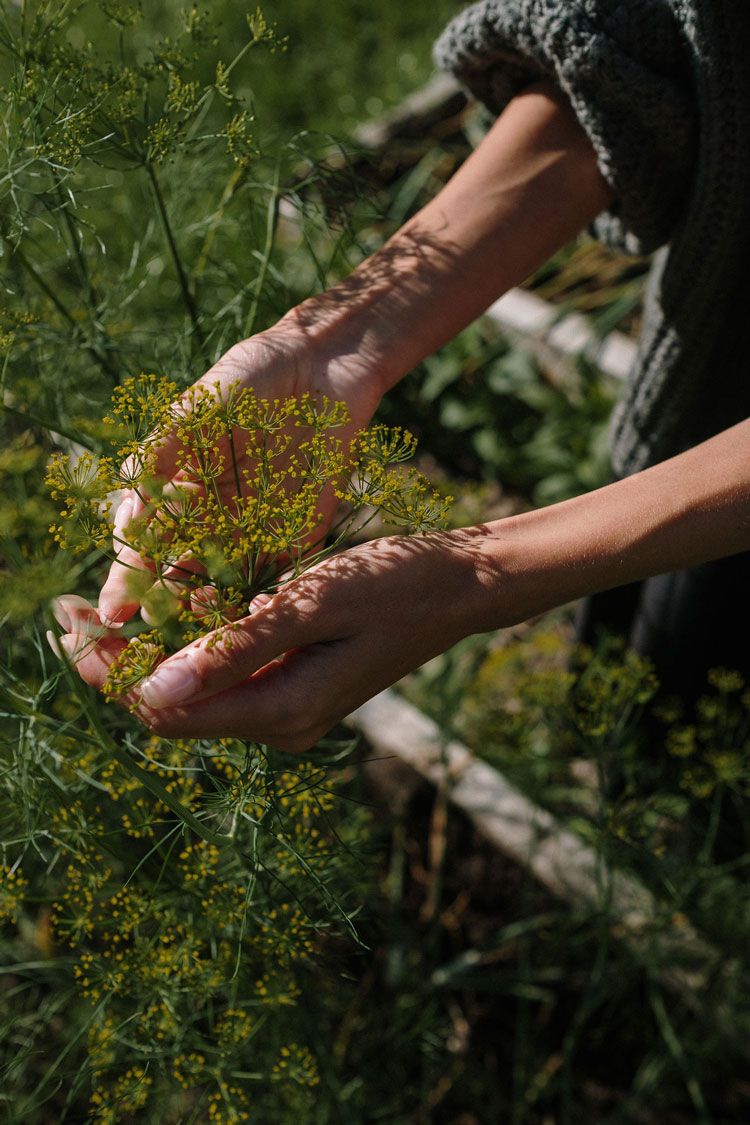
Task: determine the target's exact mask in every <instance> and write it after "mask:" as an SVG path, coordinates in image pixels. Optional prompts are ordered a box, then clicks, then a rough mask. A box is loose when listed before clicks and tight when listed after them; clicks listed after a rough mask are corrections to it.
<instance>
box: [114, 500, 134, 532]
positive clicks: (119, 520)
mask: <svg viewBox="0 0 750 1125" xmlns="http://www.w3.org/2000/svg"><path fill="white" fill-rule="evenodd" d="M132 514H133V497H132V496H126V497H125V498H124V499H123V500H121V501H120V503H119V504H118V505H117V511H116V512H115V522H114V531H115V534H117V532H119V531H122V529H123V528H124V527H125V524H126V523H128V522H129V520H130V517H131V515H132Z"/></svg>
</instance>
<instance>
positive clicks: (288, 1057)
mask: <svg viewBox="0 0 750 1125" xmlns="http://www.w3.org/2000/svg"><path fill="white" fill-rule="evenodd" d="M273 1075H274V1077H275V1078H277V1079H281V1080H283V1081H288V1082H297V1083H298V1084H299V1085H300V1086H311V1087H314V1086H317V1085H318V1083H319V1082H320V1075H319V1074H318V1067H317V1063H316V1062H315V1059H314V1058H313V1056H312V1053H311V1051H310V1050H309V1049H308V1048H307V1047H301V1046H300V1045H299V1043H290V1044H289V1045H288V1046H287V1047H282V1048H281V1050H280V1051H279V1060H278V1062H277V1063H276V1064H275V1066H274V1068H273Z"/></svg>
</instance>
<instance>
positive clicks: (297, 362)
mask: <svg viewBox="0 0 750 1125" xmlns="http://www.w3.org/2000/svg"><path fill="white" fill-rule="evenodd" d="M303 308H304V306H303ZM298 313H299V310H293V312H292V313H291V314H287V316H286V317H284V318H283V319H282V320H281V321H279V322H278V324H276V325H275V326H274V327H273V328H271V329H268V330H267V331H265V332H261V333H258V334H257V335H255V336H252V337H250V338H249V339H247V340H243V341H242V342H240V343H238V344H235V345H234V346H233V347H232V348H230V349H229V351H228V352H226V353H225V355H223V356H222V358H221V359H220V360H219V361H218V362H217V363H216V364H214V366H213V367H212V368H211V369H210V370H209V371H207V372H206V374H205V375H203V376H202V377H201V378H200V379H199V380H198V381H197V383H196V384H195V385H196V386H200V385H204V386H208V387H211V388H212V389H213V388H215V387H217V385H218V393H221V392H226V391H228V390H229V388H231V387H239V388H245V387H252V388H253V389H254V391H255V392H256V394H257V395H258V397H259V398H266V399H270V400H273V399H280V400H283V399H285V398H289V397H291V396H295V397H301V396H302V395H303V394H305V393H309V394H310V395H311V396H312V397H313V398H314V399H316V400H322V399H323V398H324V397H327V398H328V399H330V400H331V401H335V402H345V403H346V405H347V407H348V408H349V414H350V422H349V423H348V425H347V426H346V427H345V428H342V429H341V430H340V431H338V432H337V436H338V437H340V438H341V439H342V440H343V441H344V442H345V443H346V442H347V441H348V440H350V439H351V437H352V436H353V435H354V433H355V432H356V431H357V430H359V429H361V428H362V427H364V426H366V425H367V424H368V423H369V421H370V419H371V417H372V415H373V413H374V411H375V409H376V407H377V405H378V402H379V400H380V397H381V388H380V385H379V380H378V379H377V378H376V377H374V376H373V374H372V372H371V369H370V367H369V365H368V364H367V361H366V359H365V358H364V355H362V354H359V352H358V351H357V350H355V349H354V348H353V347H352V345H351V343H350V342H349V341H346V340H344V339H343V338H341V336H340V334H338V333H337V332H336V331H335V330H333V331H326V330H324V331H322V332H319V331H318V332H313V331H311V330H310V329H309V327H308V325H307V324H306V321H308V318H307V317H305V316H299V315H296V314H298ZM186 401H187V400H186V399H183V401H182V403H181V404H180V405H181V407H182V409H184V406H185V402H186ZM299 435H300V440H302V438H303V437H304V435H305V431H304V430H300V431H299ZM177 446H178V443H177V440H176V437H175V435H174V434H172V435H165V436H164V438H163V439H162V440H160V443H159V452H158V466H157V471H158V475H159V477H160V478H161V479H163V480H169V481H171V480H174V482H175V484H180V485H181V486H182V487H185V485H186V484H188V485H189V482H188V481H187V480H186V478H185V477H184V475H182V474H181V475H180V476H179V478H177V477H175V470H176V461H175V454H176V451H177ZM240 447H241V443H240ZM239 467H240V468H242V465H241V464H240V466H239ZM218 487H219V489H220V490H223V491H226V493H227V499H229V498H230V494H231V493H232V492H233V491H234V490H235V488H236V485H235V478H234V474H233V473H230V472H227V473H226V479H223V478H220V479H219V481H218ZM336 504H337V501H336V499H335V497H334V495H333V491H332V490H331V489H328V490H325V491H324V492H323V493H322V494H321V498H320V508H319V511H320V523H319V525H318V528H316V533H315V534H316V538H317V537H319V536H320V535H322V534H324V533H325V532H326V530H327V529H328V527H329V526H330V523H331V520H332V518H333V515H334V512H335V510H336ZM142 508H143V503H142V500H141V499H139V498H138V497H137V496H136V495H135V493H134V492H132V491H126V492H124V493H123V497H122V500H121V502H120V506H119V508H118V512H117V516H116V522H115V553H116V554H117V558H116V561H115V562H113V564H112V566H111V567H110V570H109V573H108V575H107V578H106V580H105V582H104V585H103V587H102V590H101V593H100V595H99V613H100V615H101V619H102V621H103V622H105V623H106V624H107V625H112V626H116V625H120V624H122V623H124V622H125V621H127V620H129V618H131V617H132V616H133V614H134V613H136V611H137V610H138V608H139V605H140V601H139V599H138V594H137V593H136V592H135V590H136V589H137V588H138V586H140V584H134V583H133V581H132V578H131V576H132V575H133V572H134V571H148V570H151V569H153V568H152V566H151V564H150V562H149V560H148V559H144V558H141V557H140V556H139V555H138V554H137V553H136V552H135V551H134V550H133V549H132V548H131V547H129V546H126V545H123V543H122V536H123V532H124V529H125V527H126V526H127V523H128V522H129V520H130V519H132V518H134V517H135V516H137V515H138V514H139V512H140V511H141V510H142ZM143 585H144V586H145V587H147V586H148V583H144V584H143Z"/></svg>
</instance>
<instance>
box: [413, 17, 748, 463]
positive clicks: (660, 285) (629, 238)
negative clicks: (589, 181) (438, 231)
mask: <svg viewBox="0 0 750 1125" xmlns="http://www.w3.org/2000/svg"><path fill="white" fill-rule="evenodd" d="M435 58H436V61H437V63H438V65H439V66H441V67H443V68H445V69H449V70H451V71H453V72H454V73H455V74H456V76H457V77H458V78H459V79H460V80H461V81H462V82H463V83H464V84H465V85H466V86H468V87H469V88H470V90H471V91H472V92H473V93H474V94H475V95H476V96H477V97H478V98H479V99H480V100H481V101H482V102H484V103H485V105H486V106H487V107H488V108H489V109H490V110H491V112H492V113H495V114H497V113H499V112H500V111H501V110H502V108H503V107H504V106H505V105H506V104H507V102H508V101H509V100H510V99H511V98H512V97H513V96H514V95H515V94H516V93H518V92H519V91H520V90H521V89H523V87H524V86H525V85H527V84H528V83H530V82H534V81H538V80H539V79H540V78H541V77H544V76H547V77H552V78H554V79H555V80H556V81H557V83H558V84H559V86H560V87H561V88H562V89H563V90H564V91H565V92H566V94H567V95H568V97H569V99H570V102H571V104H572V106H573V109H574V110H575V113H576V115H577V117H578V119H579V121H580V123H581V125H582V126H583V128H584V129H585V130H586V132H587V133H588V136H589V138H590V139H591V141H592V143H593V146H594V148H595V150H596V153H597V156H598V160H599V166H600V168H601V171H602V173H603V175H604V176H605V178H606V179H607V180H608V182H609V183H610V185H611V186H612V187H613V189H614V191H615V193H616V199H617V202H616V204H615V206H614V207H613V208H612V209H611V211H609V212H608V213H607V214H605V215H602V216H600V218H599V219H598V220H597V221H596V223H595V226H594V232H595V234H597V236H598V237H600V238H601V239H603V240H604V241H606V242H607V243H608V244H609V245H612V246H615V247H620V248H622V249H625V250H627V251H630V252H639V253H647V252H651V251H654V250H656V251H657V253H656V254H655V257H654V265H653V268H652V272H651V276H650V280H649V285H648V290H647V296H646V307H645V317H644V325H643V330H642V333H641V338H640V341H639V348H638V355H637V360H636V364H635V368H634V370H633V372H632V373H631V377H630V379H629V382H628V387H627V390H626V392H625V395H624V396H623V399H622V401H621V402H620V404H619V406H618V408H617V410H616V412H615V416H614V419H613V426H612V461H613V466H614V469H615V471H616V472H617V473H618V474H621V475H624V474H626V473H630V472H635V471H637V470H639V469H642V468H645V467H646V466H647V465H650V464H654V463H655V462H657V461H661V460H663V459H664V458H665V457H669V456H671V455H673V454H675V453H679V452H680V451H682V450H683V449H687V448H689V447H690V446H691V445H695V444H696V443H697V442H699V441H703V440H704V439H706V438H707V437H710V436H711V435H712V434H715V433H717V432H719V431H720V430H722V429H725V428H726V427H727V426H730V425H732V424H734V423H735V422H739V421H741V420H742V419H743V418H746V417H748V416H750V347H749V346H748V333H747V332H746V331H745V328H746V327H747V324H748V321H750V0H482V2H481V3H478V4H472V5H471V6H470V7H468V8H466V9H465V10H464V11H462V12H461V14H460V15H458V16H457V17H456V19H454V20H453V21H452V22H451V23H450V24H449V25H448V27H447V28H446V30H445V31H444V32H443V34H442V36H441V37H440V39H439V40H438V42H437V44H436V46H435ZM550 206H554V201H550Z"/></svg>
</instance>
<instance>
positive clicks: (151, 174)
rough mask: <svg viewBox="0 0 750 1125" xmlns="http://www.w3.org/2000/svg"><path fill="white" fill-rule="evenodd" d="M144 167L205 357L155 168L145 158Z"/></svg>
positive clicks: (188, 285) (189, 313) (191, 295)
mask: <svg viewBox="0 0 750 1125" xmlns="http://www.w3.org/2000/svg"><path fill="white" fill-rule="evenodd" d="M144 167H145V169H146V175H147V176H148V181H149V184H150V185H151V191H152V194H153V196H154V202H155V203H156V210H157V212H158V214H159V220H160V222H161V225H162V230H163V231H164V237H165V239H166V242H167V246H168V248H169V253H170V256H171V258H172V264H173V266H174V268H175V273H176V274H177V280H178V283H179V286H180V292H181V294H182V301H183V304H184V305H185V309H186V311H187V314H188V316H189V318H190V323H191V325H192V328H193V335H194V337H195V339H196V340H197V341H198V344H199V346H200V348H201V350H202V351H203V352H204V355H205V356H206V358H207V352H206V340H205V337H204V335H203V330H202V328H201V325H200V317H199V315H198V307H197V305H196V303H195V298H194V296H193V293H192V291H191V289H190V282H189V279H188V275H187V272H186V270H185V266H184V264H183V261H182V258H181V257H180V252H179V250H178V248H177V242H176V240H175V236H174V231H173V230H172V224H171V222H170V219H169V212H168V210H167V205H166V202H165V200H164V195H163V193H162V190H161V185H160V183H159V178H158V176H157V175H156V169H155V168H154V165H153V163H152V161H150V160H147V161H146V162H145V164H144Z"/></svg>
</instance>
